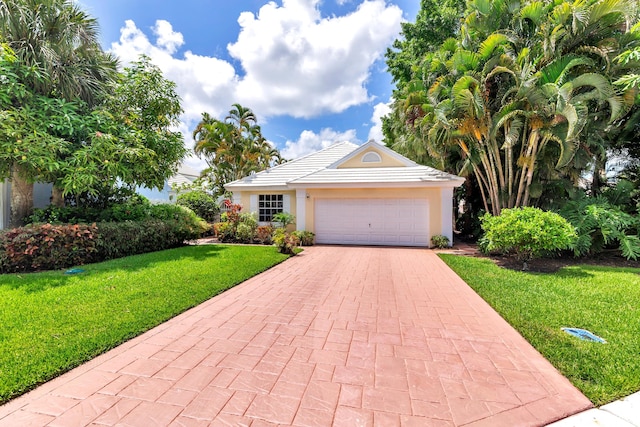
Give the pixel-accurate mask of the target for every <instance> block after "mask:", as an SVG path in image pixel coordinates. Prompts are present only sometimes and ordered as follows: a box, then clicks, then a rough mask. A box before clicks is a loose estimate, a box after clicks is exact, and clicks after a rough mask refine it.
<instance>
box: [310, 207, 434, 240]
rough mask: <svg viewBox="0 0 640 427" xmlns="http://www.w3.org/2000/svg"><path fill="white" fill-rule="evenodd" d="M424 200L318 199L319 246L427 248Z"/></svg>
mask: <svg viewBox="0 0 640 427" xmlns="http://www.w3.org/2000/svg"><path fill="white" fill-rule="evenodd" d="M428 207H429V206H428V202H427V200H425V199H317V200H316V203H315V232H316V242H317V243H324V244H348V245H389V246H396V245H397V246H428V245H429V238H428V236H429V218H428V215H429V209H428Z"/></svg>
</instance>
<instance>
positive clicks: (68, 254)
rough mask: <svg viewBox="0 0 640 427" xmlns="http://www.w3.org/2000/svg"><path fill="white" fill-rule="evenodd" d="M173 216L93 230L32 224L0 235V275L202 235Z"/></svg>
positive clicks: (188, 218) (100, 257)
mask: <svg viewBox="0 0 640 427" xmlns="http://www.w3.org/2000/svg"><path fill="white" fill-rule="evenodd" d="M169 210H171V213H170V212H169ZM178 210H179V211H181V209H178ZM176 212H177V211H176V210H172V209H168V210H167V211H166V212H165V213H167V214H168V215H167V218H166V219H148V220H143V221H123V222H100V223H97V224H96V223H94V224H92V225H87V224H72V225H69V224H58V225H56V224H36V225H30V226H27V227H20V228H15V229H12V230H5V231H2V232H0V245H1V246H0V272H1V273H17V272H29V271H38V270H56V269H62V268H68V267H72V266H74V265H81V264H87V263H91V262H100V261H104V260H107V259H114V258H120V257H125V256H129V255H135V254H141V253H146V252H154V251H160V250H164V249H169V248H175V247H178V246H181V245H183V244H184V242H185V241H186V240H191V239H195V238H198V237H199V236H200V234H201V233H202V231H203V230H202V228H201V223H200V222H199V221H196V220H193V218H192V215H193V217H195V214H193V212H191V211H184V212H185V213H184V215H183V214H181V213H180V212H178V214H177V215H176ZM176 217H177V218H176ZM185 218H186V219H185ZM196 218H197V217H196ZM200 221H201V220H200Z"/></svg>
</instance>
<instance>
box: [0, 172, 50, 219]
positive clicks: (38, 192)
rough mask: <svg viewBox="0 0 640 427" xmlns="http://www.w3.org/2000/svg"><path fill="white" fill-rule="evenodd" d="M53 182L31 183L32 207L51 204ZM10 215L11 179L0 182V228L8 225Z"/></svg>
mask: <svg viewBox="0 0 640 427" xmlns="http://www.w3.org/2000/svg"><path fill="white" fill-rule="evenodd" d="M52 188H53V184H50V183H41V182H36V183H35V184H33V207H34V208H46V207H47V206H49V205H50V204H51V189H52ZM10 215H11V181H9V180H5V181H2V182H0V228H1V229H4V228H7V227H8V226H9V217H10Z"/></svg>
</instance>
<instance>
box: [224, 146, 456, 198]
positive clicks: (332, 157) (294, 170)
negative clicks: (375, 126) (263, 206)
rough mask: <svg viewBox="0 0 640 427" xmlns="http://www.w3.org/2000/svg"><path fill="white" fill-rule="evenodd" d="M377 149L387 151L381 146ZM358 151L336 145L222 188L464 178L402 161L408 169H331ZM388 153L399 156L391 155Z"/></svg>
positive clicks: (435, 181)
mask: <svg viewBox="0 0 640 427" xmlns="http://www.w3.org/2000/svg"><path fill="white" fill-rule="evenodd" d="M380 147H382V149H383V150H388V151H391V150H389V149H388V148H386V147H384V146H380ZM361 148H362V147H361V146H358V145H355V144H352V143H350V142H338V143H335V144H333V145H331V146H329V147H328V148H325V149H324V150H321V151H318V152H315V153H312V154H309V155H307V156H304V157H301V158H299V159H296V160H292V161H290V162H287V163H284V164H282V165H279V166H276V167H273V168H269V169H267V170H264V171H262V172H258V173H256V174H253V175H251V176H247V177H244V178H242V179H239V180H237V181H233V182H230V183H229V184H227V185H225V188H226V189H227V190H230V191H234V190H235V191H241V190H252V189H254V190H257V189H262V188H269V189H274V190H275V189H279V190H286V189H291V188H296V187H305V186H311V187H323V186H326V187H331V186H336V187H340V186H353V185H363V186H373V185H374V184H376V185H382V186H384V185H391V186H393V185H400V184H406V185H411V186H423V185H429V184H443V183H450V184H453V185H454V186H458V185H460V184H461V183H462V182H464V178H461V177H459V176H456V175H451V174H448V173H445V172H442V171H439V170H437V169H434V168H431V167H428V166H422V165H418V164H416V163H413V162H411V161H410V160H408V159H406V160H407V164H408V165H409V166H406V167H378V168H340V169H336V168H334V166H335V165H336V163H340V162H339V161H340V160H341V159H344V158H345V157H347V156H349V155H350V154H351V153H353V152H354V151H356V150H359V149H361ZM391 153H393V154H394V155H395V156H399V155H398V154H397V153H395V152H393V151H391ZM400 157H402V156H400ZM403 158H404V157H403Z"/></svg>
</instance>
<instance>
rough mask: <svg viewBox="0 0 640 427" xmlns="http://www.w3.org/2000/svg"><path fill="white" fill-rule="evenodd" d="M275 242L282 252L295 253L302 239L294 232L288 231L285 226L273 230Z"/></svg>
mask: <svg viewBox="0 0 640 427" xmlns="http://www.w3.org/2000/svg"><path fill="white" fill-rule="evenodd" d="M273 244H274V245H275V246H276V247H277V248H278V251H280V253H283V254H289V255H295V254H296V252H295V249H296V247H297V246H298V245H299V244H300V239H299V238H298V237H297V236H295V235H294V234H289V233H287V232H286V231H285V230H284V228H278V229H276V230H275V231H274V232H273Z"/></svg>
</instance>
